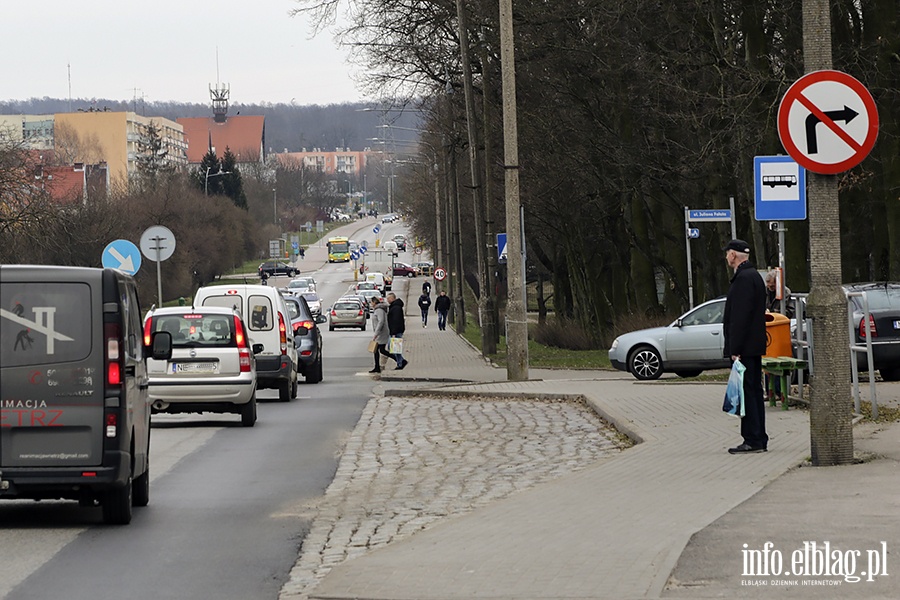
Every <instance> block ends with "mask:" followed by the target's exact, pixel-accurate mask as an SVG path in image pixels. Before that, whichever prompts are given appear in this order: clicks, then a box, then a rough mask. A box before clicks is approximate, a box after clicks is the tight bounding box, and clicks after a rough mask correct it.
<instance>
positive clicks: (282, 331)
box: [278, 312, 287, 355]
mask: <svg viewBox="0 0 900 600" xmlns="http://www.w3.org/2000/svg"><path fill="white" fill-rule="evenodd" d="M278 335H279V337H280V341H281V354H282V355H284V354H287V325H285V324H284V315H283V314H281V313H280V312H279V313H278Z"/></svg>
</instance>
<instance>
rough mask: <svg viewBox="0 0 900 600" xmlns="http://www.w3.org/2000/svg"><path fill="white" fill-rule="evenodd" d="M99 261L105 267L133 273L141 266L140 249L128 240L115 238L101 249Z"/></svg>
mask: <svg viewBox="0 0 900 600" xmlns="http://www.w3.org/2000/svg"><path fill="white" fill-rule="evenodd" d="M100 262H101V264H102V265H103V266H104V267H106V268H107V269H118V270H120V271H124V272H125V273H128V274H129V275H134V274H135V273H137V272H138V269H140V268H141V251H140V250H139V249H138V247H137V246H135V245H134V243H132V242H129V241H128V240H116V241H114V242H110V243H109V244H107V246H106V248H104V249H103V255H102V256H101V257H100Z"/></svg>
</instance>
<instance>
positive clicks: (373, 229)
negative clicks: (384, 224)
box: [372, 225, 381, 233]
mask: <svg viewBox="0 0 900 600" xmlns="http://www.w3.org/2000/svg"><path fill="white" fill-rule="evenodd" d="M372 231H373V232H374V233H378V232H379V231H381V225H375V227H373V228H372Z"/></svg>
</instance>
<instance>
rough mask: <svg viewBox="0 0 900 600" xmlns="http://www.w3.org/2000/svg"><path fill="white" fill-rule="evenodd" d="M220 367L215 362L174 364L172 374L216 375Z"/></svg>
mask: <svg viewBox="0 0 900 600" xmlns="http://www.w3.org/2000/svg"><path fill="white" fill-rule="evenodd" d="M218 367H219V365H218V363H214V362H185V363H172V373H216V372H217V371H218V370H219V369H218Z"/></svg>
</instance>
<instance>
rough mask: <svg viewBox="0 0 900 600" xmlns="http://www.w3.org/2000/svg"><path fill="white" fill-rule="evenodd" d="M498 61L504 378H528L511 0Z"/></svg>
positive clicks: (504, 8) (503, 1)
mask: <svg viewBox="0 0 900 600" xmlns="http://www.w3.org/2000/svg"><path fill="white" fill-rule="evenodd" d="M500 63H501V80H502V87H503V168H504V169H505V183H506V248H507V251H506V252H507V267H508V271H509V287H508V292H507V293H508V296H509V298H508V301H507V305H506V332H507V333H506V377H507V379H508V380H509V381H525V380H527V379H528V323H527V321H526V317H527V313H526V309H527V306H525V277H524V271H525V257H524V251H525V247H524V244H525V236H524V235H522V231H523V230H522V225H523V223H522V218H521V213H520V211H521V202H520V200H519V133H518V125H517V123H516V118H517V117H516V62H515V45H514V43H513V22H512V0H500Z"/></svg>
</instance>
